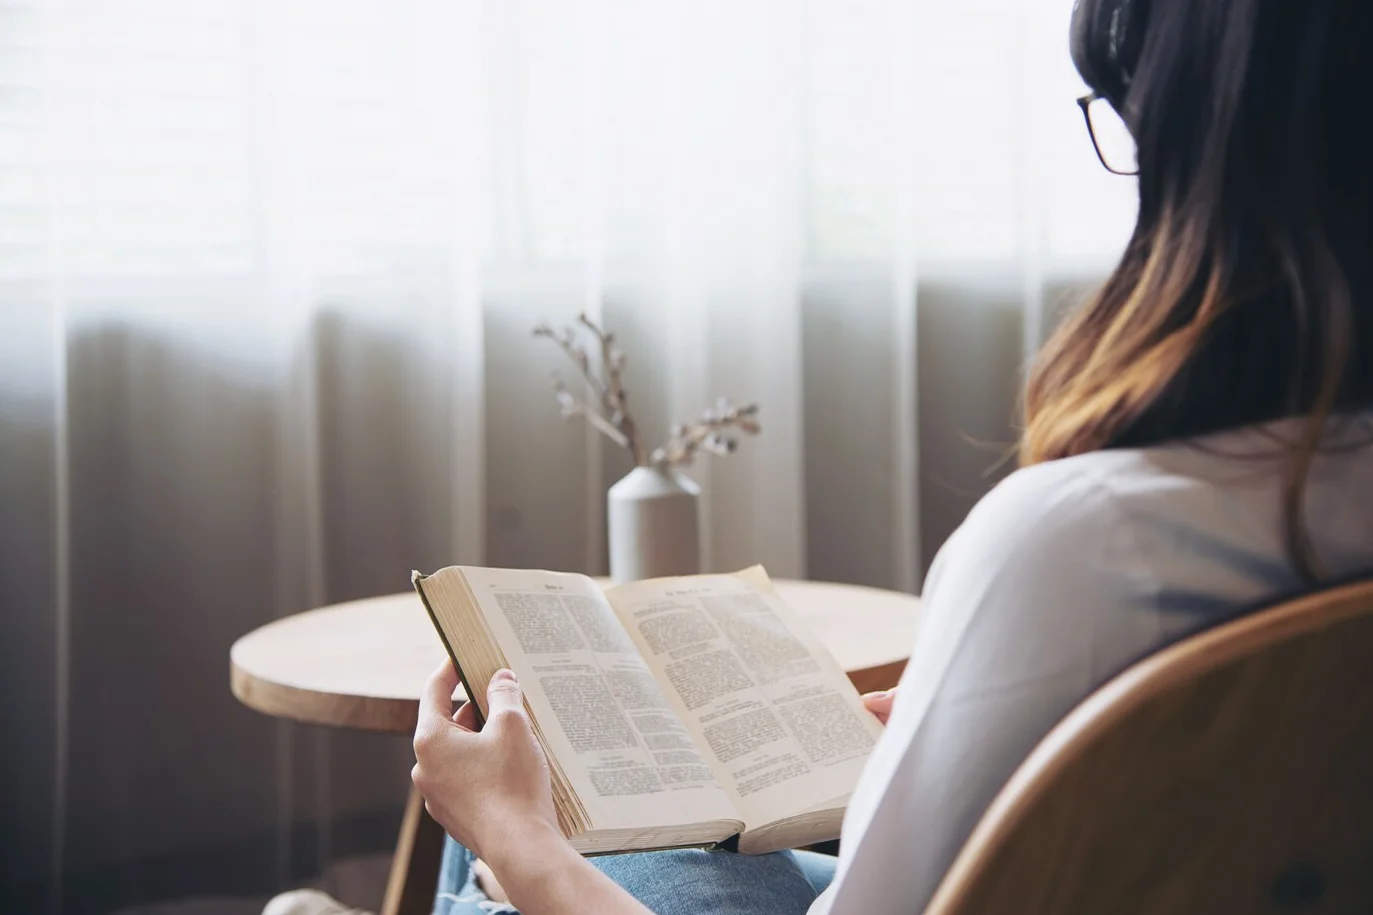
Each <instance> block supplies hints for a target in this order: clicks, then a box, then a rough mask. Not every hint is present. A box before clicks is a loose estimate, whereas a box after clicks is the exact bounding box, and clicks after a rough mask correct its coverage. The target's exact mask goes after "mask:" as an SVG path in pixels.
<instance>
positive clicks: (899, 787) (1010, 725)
mask: <svg viewBox="0 0 1373 915" xmlns="http://www.w3.org/2000/svg"><path fill="white" fill-rule="evenodd" d="M1296 434H1299V423H1296V422H1292V421H1286V422H1279V423H1273V424H1268V425H1266V426H1263V427H1250V428H1247V429H1243V430H1238V431H1233V432H1225V433H1219V434H1215V435H1211V436H1207V437H1205V438H1203V439H1199V440H1195V441H1192V442H1179V443H1174V444H1169V445H1162V446H1156V447H1149V448H1141V449H1113V450H1106V451H1097V452H1092V453H1089V454H1084V455H1079V456H1077V457H1071V458H1065V459H1062V460H1058V461H1052V462H1048V463H1045V464H1040V465H1035V466H1033V467H1029V468H1026V469H1024V470H1021V471H1019V472H1017V473H1016V474H1014V475H1012V476H1011V477H1010V478H1009V479H1007V480H1006V481H1005V482H1004V483H1002V484H1001V485H1000V486H998V487H997V488H996V490H994V491H993V492H992V493H991V494H990V495H989V496H988V497H987V498H985V499H984V500H983V501H982V502H981V503H979V504H978V506H977V507H976V508H975V509H974V510H973V512H972V514H971V515H969V517H968V520H967V521H966V522H965V523H964V524H963V526H962V527H961V528H960V529H959V530H958V531H957V532H956V533H955V534H954V535H953V537H952V538H950V540H949V542H948V543H947V544H946V545H945V547H944V549H943V550H941V552H940V555H939V557H938V559H937V560H936V562H935V565H934V568H933V569H932V570H931V572H930V577H929V580H928V582H927V584H926V590H925V607H924V611H923V614H924V615H923V620H922V625H921V630H920V634H919V637H918V638H917V640H916V646H915V652H914V654H913V656H912V658H911V662H910V665H909V666H908V668H907V673H906V675H905V677H904V678H903V680H902V684H901V687H900V701H899V702H898V703H897V704H896V708H895V711H894V713H893V716H892V718H891V720H890V722H889V723H888V726H887V732H886V734H885V735H884V737H883V740H882V742H881V744H880V745H879V748H878V751H877V753H876V754H875V755H874V758H873V760H872V762H871V763H870V764H869V766H868V769H867V770H866V771H865V773H864V778H863V781H862V784H861V785H860V789H859V791H858V793H857V794H856V795H855V797H854V799H853V801H852V803H851V804H850V807H849V813H848V817H847V819H846V820H845V826H844V845H845V854H844V856H843V862H842V863H841V865H840V870H839V876H838V878H837V879H836V881H835V883H834V885H833V886H832V888H831V890H830V892H829V894H828V898H829V900H830V904H831V907H832V911H834V912H836V913H839V912H842V913H846V915H847V913H856V912H863V913H867V915H881V913H886V912H892V913H895V912H910V911H919V910H920V908H921V907H922V906H923V905H924V904H925V903H926V902H927V901H928V900H929V898H930V896H931V895H932V894H933V892H934V890H935V888H936V886H937V885H938V882H939V880H940V878H941V877H942V876H943V874H944V872H945V871H946V870H947V868H948V866H949V865H950V864H951V863H952V861H953V858H954V857H955V856H956V855H957V853H958V850H959V848H960V847H961V846H962V843H963V841H964V840H965V839H966V838H967V836H968V834H969V833H970V832H971V831H972V829H973V826H974V825H975V824H976V822H977V820H978V818H979V817H980V816H981V814H982V813H983V812H984V811H985V809H986V807H987V805H988V804H989V803H990V802H991V800H992V798H993V797H994V796H995V795H996V792H997V791H998V790H1000V788H1001V786H1002V785H1003V784H1004V783H1005V781H1006V780H1007V778H1009V776H1010V775H1011V773H1012V772H1013V771H1014V769H1015V768H1016V766H1017V765H1019V763H1020V762H1021V761H1022V760H1023V759H1024V758H1025V756H1026V755H1027V754H1028V753H1029V751H1030V750H1031V749H1032V748H1033V746H1034V745H1035V743H1036V742H1038V740H1039V739H1040V738H1041V737H1043V736H1044V734H1046V733H1047V732H1048V731H1049V729H1050V728H1052V727H1053V725H1054V724H1056V723H1057V722H1058V721H1059V720H1060V719H1061V718H1062V717H1063V716H1064V715H1065V714H1066V713H1067V712H1068V711H1069V710H1071V709H1072V708H1073V707H1074V706H1075V705H1076V704H1077V703H1078V702H1080V701H1081V700H1082V699H1084V698H1085V697H1086V696H1087V695H1088V694H1090V693H1091V692H1092V691H1093V690H1094V689H1096V688H1097V687H1098V686H1100V685H1101V684H1103V683H1104V682H1106V681H1107V680H1109V679H1110V678H1111V677H1112V676H1113V675H1115V674H1116V673H1118V672H1119V671H1120V670H1122V669H1124V668H1125V667H1127V666H1128V665H1129V664H1130V663H1131V662H1133V661H1135V660H1137V659H1139V658H1141V657H1143V656H1145V655H1147V654H1150V653H1152V652H1154V651H1157V650H1158V649H1159V648H1161V647H1163V646H1164V645H1167V644H1169V643H1171V642H1175V641H1177V640H1179V639H1181V638H1183V637H1185V636H1187V635H1189V634H1191V633H1193V632H1196V631H1198V630H1200V629H1203V628H1206V627H1209V626H1212V625H1215V624H1217V623H1219V622H1221V621H1223V620H1225V619H1228V618H1230V617H1232V616H1234V615H1236V614H1239V613H1243V612H1245V611H1247V610H1253V609H1257V608H1259V607H1262V606H1265V605H1267V604H1271V603H1273V602H1275V601H1277V600H1280V599H1282V598H1283V597H1285V596H1288V595H1290V594H1293V593H1297V592H1299V591H1302V590H1305V589H1306V588H1307V587H1309V585H1308V584H1307V582H1306V581H1305V580H1304V579H1303V578H1302V576H1301V575H1300V574H1299V572H1298V571H1297V570H1296V569H1295V567H1294V566H1293V563H1292V561H1291V558H1290V555H1289V553H1288V547H1287V541H1286V539H1285V530H1284V518H1285V505H1284V498H1285V488H1286V487H1285V482H1286V474H1285V467H1286V461H1285V458H1284V454H1285V451H1284V449H1282V448H1280V447H1278V446H1276V441H1280V440H1282V439H1284V438H1287V437H1291V436H1294V435H1296ZM1275 440H1276V441H1275ZM1370 441H1373V414H1363V415H1360V416H1357V417H1354V418H1350V419H1345V420H1336V421H1333V422H1332V424H1331V431H1330V433H1329V434H1328V436H1327V440H1326V443H1325V446H1324V448H1323V450H1322V451H1321V452H1320V453H1319V454H1318V455H1317V456H1316V457H1315V459H1314V461H1313V464H1312V467H1311V471H1310V477H1309V479H1308V482H1307V485H1306V487H1305V493H1304V499H1305V507H1304V516H1305V523H1306V526H1307V531H1308V534H1309V537H1310V540H1311V543H1312V546H1313V547H1314V552H1315V555H1316V557H1317V558H1318V560H1319V562H1320V563H1321V565H1322V567H1323V568H1322V571H1323V572H1324V573H1325V575H1326V576H1328V577H1329V578H1330V579H1338V578H1347V577H1351V576H1355V575H1359V574H1364V573H1373V513H1370V512H1369V511H1368V510H1367V504H1366V497H1365V495H1364V494H1373V445H1370V444H1368V443H1369V442H1370ZM823 905H824V901H823V900H822V901H821V902H820V903H818V904H817V908H816V909H814V910H813V911H815V912H819V911H823V909H822V908H820V906H823Z"/></svg>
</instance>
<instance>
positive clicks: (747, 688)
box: [608, 569, 882, 829]
mask: <svg viewBox="0 0 1373 915" xmlns="http://www.w3.org/2000/svg"><path fill="white" fill-rule="evenodd" d="M608 595H609V597H610V599H611V602H612V604H613V606H614V607H615V610H616V612H617V613H618V614H619V616H620V619H621V621H622V622H623V623H624V626H625V628H626V629H627V630H629V633H630V635H631V637H632V638H633V639H634V641H635V643H636V644H637V645H638V646H639V651H640V652H641V653H642V654H643V656H644V657H645V658H646V659H647V660H648V663H649V666H650V667H651V668H652V669H653V672H654V674H655V675H656V676H657V677H658V680H659V682H660V683H662V684H663V685H664V686H665V687H667V690H668V693H669V698H670V699H671V700H672V701H673V705H674V707H675V708H676V710H677V713H678V714H679V715H680V716H681V717H682V718H683V719H684V720H685V721H686V723H687V726H688V728H690V730H691V732H692V734H693V735H694V736H695V737H696V739H697V743H698V745H699V746H700V747H701V748H702V750H704V751H706V752H708V753H709V755H710V762H711V766H712V768H713V769H714V770H715V773H716V776H717V778H719V779H720V781H722V782H724V783H725V787H726V788H728V789H729V790H730V791H731V793H732V794H733V795H734V799H735V806H737V807H738V808H739V809H740V811H741V812H742V813H743V814H744V821H745V823H746V824H747V826H748V828H749V829H755V828H757V827H759V826H762V825H764V824H766V823H770V822H773V821H776V820H779V819H782V818H784V817H787V816H794V815H797V814H800V813H802V812H804V811H807V810H810V809H813V808H816V807H818V806H820V805H823V804H826V803H827V802H833V801H838V800H840V799H842V798H844V797H845V796H846V795H848V794H849V793H850V792H852V790H853V787H854V785H855V784H856V783H857V781H858V776H859V773H861V771H862V769H863V764H864V763H865V762H866V760H867V758H868V753H869V752H870V751H871V749H872V747H873V745H874V744H875V743H876V740H877V738H878V736H880V734H881V732H882V727H881V725H880V724H878V722H877V720H876V719H875V718H873V716H872V715H871V714H869V713H868V712H867V711H866V710H865V709H864V708H863V704H862V701H861V700H860V699H859V697H858V693H857V691H856V690H855V689H854V688H853V686H852V684H850V683H849V680H848V677H847V675H845V673H844V671H843V670H842V669H840V667H839V665H838V663H837V662H836V661H835V660H834V658H833V657H832V656H831V655H830V653H829V652H828V651H827V650H826V649H825V648H824V646H823V645H821V644H820V643H819V640H818V639H816V638H815V636H814V635H813V634H812V633H811V632H810V630H809V629H808V628H807V627H806V626H805V625H804V624H803V623H802V622H801V621H800V620H799V619H797V618H796V617H795V616H794V615H793V614H792V613H791V612H790V611H788V610H787V608H786V606H785V605H784V604H783V602H782V601H781V599H780V598H779V597H778V596H777V595H776V593H775V592H774V591H773V590H772V586H771V584H770V583H769V582H768V580H767V576H766V574H764V573H763V572H762V570H761V569H757V570H748V571H746V572H743V573H740V574H738V575H697V576H690V577H684V578H668V579H658V580H656V581H646V582H636V583H634V584H627V585H620V586H619V587H616V588H613V589H611V590H610V591H609V592H608Z"/></svg>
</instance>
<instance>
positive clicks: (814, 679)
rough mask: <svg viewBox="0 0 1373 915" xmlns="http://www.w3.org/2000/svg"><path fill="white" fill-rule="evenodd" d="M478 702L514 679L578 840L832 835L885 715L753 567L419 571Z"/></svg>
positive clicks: (758, 843) (804, 841)
mask: <svg viewBox="0 0 1373 915" xmlns="http://www.w3.org/2000/svg"><path fill="white" fill-rule="evenodd" d="M413 581H414V585H415V590H416V591H418V592H419V595H420V598H421V599H422V600H423V601H424V606H425V608H426V609H427V610H428V611H429V615H430V617H431V618H432V619H433V621H434V626H435V627H436V628H437V629H438V631H439V634H440V635H441V636H442V638H443V642H444V645H445V646H446V647H447V649H448V653H449V655H450V656H451V657H452V658H453V663H454V664H455V665H456V666H457V668H458V673H459V675H460V677H461V678H462V682H463V686H464V688H465V689H466V690H467V694H468V697H469V698H470V699H472V700H473V701H474V702H476V704H477V707H478V709H479V710H480V711H481V713H482V716H483V718H484V716H485V715H486V713H487V709H486V686H487V684H488V683H489V682H490V680H491V677H492V676H494V675H495V673H496V671H497V670H500V669H501V668H502V667H507V668H509V669H511V670H513V671H514V672H515V674H516V676H517V677H519V680H520V685H521V687H522V688H523V690H524V696H525V706H526V709H527V711H528V713H529V717H530V719H531V721H532V723H533V727H534V733H535V735H536V736H537V738H538V740H539V743H540V744H541V745H542V746H543V751H544V754H545V755H546V756H547V758H548V765H549V769H550V774H551V777H552V782H553V800H554V804H555V806H556V808H557V813H558V824H559V826H560V827H561V829H562V831H563V834H564V835H566V836H567V838H568V841H570V842H571V843H572V845H573V847H574V848H576V849H577V850H578V851H580V852H582V853H583V854H586V855H594V854H606V853H611V852H626V851H644V850H649V849H660V848H682V847H693V846H694V847H710V846H724V847H729V848H737V850H738V851H740V852H742V853H745V854H762V853H764V852H769V851H775V850H777V849H782V848H796V847H798V846H802V845H808V844H811V843H814V842H820V841H824V840H827V839H833V838H836V837H837V836H838V835H839V828H840V824H841V820H842V819H843V814H844V808H845V806H846V805H847V803H848V799H849V795H850V794H851V793H852V791H853V787H854V785H855V784H856V783H857V780H858V776H859V773H860V772H861V771H862V768H863V764H864V762H865V761H866V760H867V758H868V754H869V752H870V751H871V750H872V747H873V745H874V744H875V742H876V740H877V738H878V736H879V735H880V734H881V730H882V728H881V725H880V724H879V723H878V722H877V719H876V718H874V717H873V716H872V715H871V714H870V713H868V712H867V711H866V710H865V709H864V708H863V703H862V700H861V699H860V698H859V696H858V692H857V690H855V689H854V687H853V685H852V684H851V683H850V682H849V679H848V677H847V676H846V675H845V674H844V671H843V670H842V669H841V668H840V666H839V664H838V663H837V662H836V661H835V660H834V658H833V657H832V656H831V655H830V653H829V652H828V651H826V649H825V647H824V646H823V645H821V644H820V642H819V640H818V639H816V637H815V636H814V635H813V634H812V633H811V632H810V631H809V630H808V629H807V627H806V626H805V625H804V624H803V623H802V622H801V621H800V620H799V619H798V618H797V617H796V616H795V615H794V614H793V613H791V612H790V611H789V610H788V609H787V607H786V606H785V604H784V603H783V602H782V600H781V599H780V598H779V597H778V595H777V593H776V591H774V590H773V587H772V584H771V582H770V581H769V580H768V577H767V575H766V573H764V571H763V570H762V569H761V568H758V567H755V568H752V569H747V570H745V571H743V572H739V573H736V574H733V575H693V576H687V577H682V578H660V579H654V580H651V581H641V582H634V583H632V584H625V585H619V586H617V587H614V588H610V589H608V590H602V589H601V587H600V586H599V585H597V583H596V582H595V581H594V580H592V579H590V578H587V577H586V576H584V575H573V574H568V573H562V572H536V571H522V570H513V569H483V568H473V567H468V566H451V567H449V568H446V569H443V570H441V571H438V572H435V573H434V574H433V575H421V574H420V573H418V572H416V573H414V575H413Z"/></svg>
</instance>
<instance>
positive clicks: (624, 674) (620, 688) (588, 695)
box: [462, 566, 739, 830]
mask: <svg viewBox="0 0 1373 915" xmlns="http://www.w3.org/2000/svg"><path fill="white" fill-rule="evenodd" d="M462 572H463V577H464V578H465V579H466V580H467V582H468V585H469V586H470V587H471V589H472V593H473V595H474V596H475V597H476V599H477V603H478V606H479V607H480V609H481V611H482V614H483V615H484V616H485V618H486V622H487V625H488V626H489V627H490V628H491V632H492V634H493V635H494V636H495V638H496V641H497V643H498V644H499V645H500V647H501V649H502V651H503V652H504V653H505V656H506V660H507V661H509V663H510V667H511V669H512V670H513V671H515V674H516V676H518V677H519V678H520V683H521V685H522V686H523V687H524V691H525V697H526V699H527V700H528V702H529V706H530V709H531V710H532V711H533V713H534V717H535V719H536V720H537V721H538V722H539V724H540V727H541V728H542V729H543V731H544V736H545V739H546V740H547V742H548V743H549V748H550V750H551V751H552V754H553V755H554V756H555V757H556V758H557V761H558V764H559V765H560V766H561V767H562V769H563V770H564V772H565V773H566V774H567V776H568V780H569V781H570V782H571V783H572V786H573V788H574V789H575V791H576V792H577V796H578V797H579V798H580V799H581V801H582V803H583V804H584V805H585V807H586V809H587V811H588V812H589V813H590V815H591V818H592V821H593V822H594V825H595V828H596V829H597V830H606V829H638V828H643V827H651V826H655V825H664V824H667V825H670V824H688V823H700V822H704V821H708V820H728V819H736V820H737V819H738V818H739V813H738V812H737V811H736V810H735V808H734V806H733V804H732V803H731V801H730V798H729V794H728V792H727V791H726V790H725V789H724V788H723V787H722V786H721V785H720V784H719V783H718V782H717V781H716V779H715V776H714V774H713V772H712V770H711V769H710V767H709V765H708V764H707V762H706V760H704V759H702V757H701V754H700V753H699V752H698V751H697V749H696V746H695V743H694V742H693V741H692V739H691V737H690V735H689V734H688V733H687V731H686V729H685V727H684V726H683V722H682V721H681V719H680V718H679V717H678V716H677V714H676V713H675V712H674V711H673V709H672V704H671V702H670V701H669V699H668V697H667V696H665V695H664V693H663V690H662V688H661V687H660V686H659V685H658V682H657V681H656V680H655V679H654V677H653V674H652V673H651V672H650V671H649V668H648V666H647V664H646V663H645V662H644V659H643V657H641V656H640V654H639V652H638V650H637V649H636V648H635V647H634V644H633V643H632V642H631V641H630V639H629V638H628V636H627V634H626V633H625V631H624V629H623V628H622V627H621V625H620V622H619V620H618V619H617V618H616V616H615V613H614V611H613V610H612V609H611V607H610V604H609V603H608V602H607V601H606V598H605V595H604V594H603V593H602V591H601V589H600V587H599V586H597V584H596V583H595V582H594V581H592V580H591V579H589V578H587V577H585V576H583V575H571V574H566V573H559V572H530V571H520V570H509V569H480V568H472V567H467V566H464V567H462Z"/></svg>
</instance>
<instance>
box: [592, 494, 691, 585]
mask: <svg viewBox="0 0 1373 915" xmlns="http://www.w3.org/2000/svg"><path fill="white" fill-rule="evenodd" d="M700 495H701V488H700V487H699V486H697V485H696V484H695V483H694V482H692V481H691V480H690V479H688V478H687V477H685V476H683V475H682V474H680V473H678V472H676V471H675V470H661V469H659V468H656V467H635V468H634V469H633V470H631V471H630V472H629V473H627V474H625V476H624V478H623V479H621V480H620V482H618V483H616V484H615V485H614V486H612V487H610V493H609V495H608V496H607V501H608V505H607V511H606V523H607V525H608V526H609V529H610V530H609V534H610V578H611V580H612V581H614V582H616V583H619V582H626V581H639V580H640V579H644V578H661V577H664V576H667V575H695V574H696V573H698V572H700V571H701V534H700V524H699V522H698V520H697V517H698V514H697V505H698V503H699V501H700Z"/></svg>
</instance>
